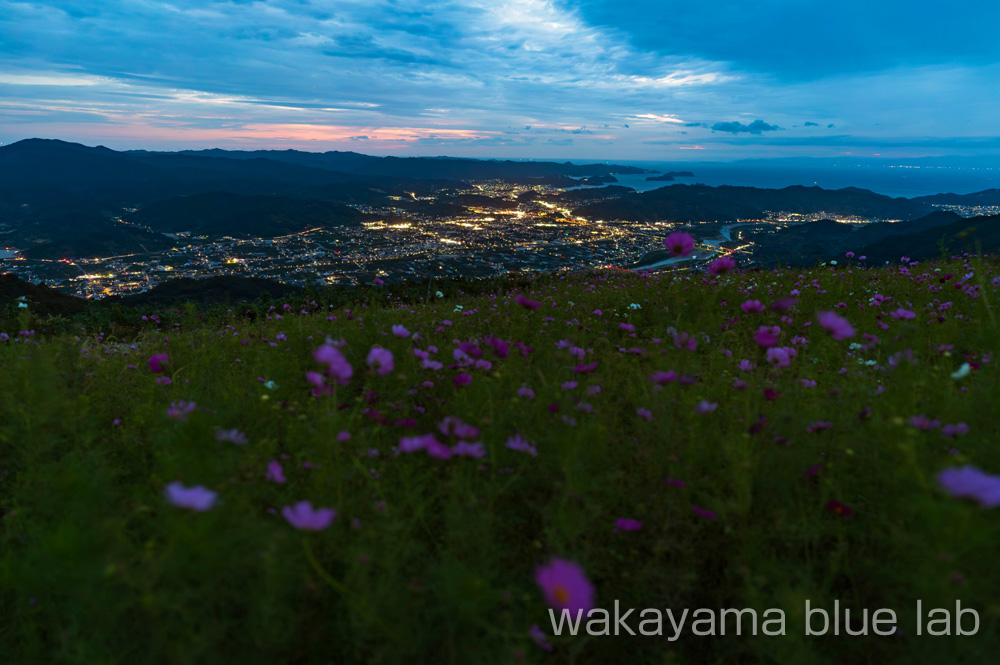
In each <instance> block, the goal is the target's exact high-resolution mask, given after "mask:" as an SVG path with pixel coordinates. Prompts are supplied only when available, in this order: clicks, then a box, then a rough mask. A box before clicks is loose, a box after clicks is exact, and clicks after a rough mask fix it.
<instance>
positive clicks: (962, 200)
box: [913, 189, 1000, 206]
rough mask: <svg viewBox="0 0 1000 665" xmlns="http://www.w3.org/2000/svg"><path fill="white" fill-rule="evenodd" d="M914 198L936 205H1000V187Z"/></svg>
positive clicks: (920, 201)
mask: <svg viewBox="0 0 1000 665" xmlns="http://www.w3.org/2000/svg"><path fill="white" fill-rule="evenodd" d="M913 200H914V201H917V202H919V203H929V204H936V205H958V206H1000V189H986V190H983V191H981V192H976V193H974V194H934V195H932V196H919V197H917V198H915V199H913Z"/></svg>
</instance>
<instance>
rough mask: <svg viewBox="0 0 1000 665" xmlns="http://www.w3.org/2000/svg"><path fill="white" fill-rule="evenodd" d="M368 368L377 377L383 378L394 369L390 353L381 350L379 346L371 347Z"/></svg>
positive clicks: (387, 350) (386, 350)
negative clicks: (375, 373)
mask: <svg viewBox="0 0 1000 665" xmlns="http://www.w3.org/2000/svg"><path fill="white" fill-rule="evenodd" d="M368 366H369V367H371V368H372V369H374V370H375V371H376V372H377V373H378V375H379V376H385V375H386V374H389V373H391V372H392V370H393V368H394V367H395V365H394V363H393V359H392V351H390V350H389V349H383V348H382V347H380V346H373V347H372V348H371V351H369V352H368Z"/></svg>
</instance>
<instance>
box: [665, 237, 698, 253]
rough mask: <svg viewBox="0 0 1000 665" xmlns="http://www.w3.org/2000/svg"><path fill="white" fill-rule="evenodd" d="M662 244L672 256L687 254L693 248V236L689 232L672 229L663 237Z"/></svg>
mask: <svg viewBox="0 0 1000 665" xmlns="http://www.w3.org/2000/svg"><path fill="white" fill-rule="evenodd" d="M663 246H664V247H666V248H667V249H668V250H670V253H671V254H673V255H674V256H687V255H688V254H690V253H691V251H692V250H693V249H694V238H692V237H691V235H690V234H689V233H684V232H683V231H674V232H673V233H671V234H670V235H668V236H667V237H666V238H664V239H663Z"/></svg>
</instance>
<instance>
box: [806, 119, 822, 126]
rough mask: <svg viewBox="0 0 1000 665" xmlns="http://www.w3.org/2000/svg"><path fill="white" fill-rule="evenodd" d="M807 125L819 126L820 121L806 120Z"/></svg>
mask: <svg viewBox="0 0 1000 665" xmlns="http://www.w3.org/2000/svg"><path fill="white" fill-rule="evenodd" d="M806 127H819V123H818V122H809V121H808V120H806Z"/></svg>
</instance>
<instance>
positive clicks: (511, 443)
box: [504, 434, 538, 457]
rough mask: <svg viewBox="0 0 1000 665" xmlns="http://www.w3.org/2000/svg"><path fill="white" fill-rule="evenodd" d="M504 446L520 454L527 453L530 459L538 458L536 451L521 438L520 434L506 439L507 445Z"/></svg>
mask: <svg viewBox="0 0 1000 665" xmlns="http://www.w3.org/2000/svg"><path fill="white" fill-rule="evenodd" d="M504 445H505V446H506V447H508V448H510V449H511V450H516V451H517V452H520V453H527V454H529V455H531V456H532V457H537V456H538V449H537V448H535V446H534V445H532V444H530V443H528V442H527V441H525V440H524V439H523V438H521V435H520V434H515V435H514V436H512V437H510V438H509V439H507V443H506V444H504Z"/></svg>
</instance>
